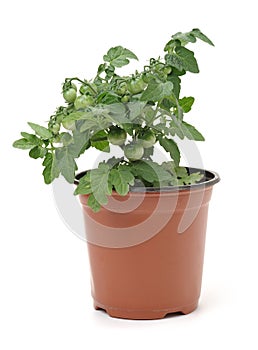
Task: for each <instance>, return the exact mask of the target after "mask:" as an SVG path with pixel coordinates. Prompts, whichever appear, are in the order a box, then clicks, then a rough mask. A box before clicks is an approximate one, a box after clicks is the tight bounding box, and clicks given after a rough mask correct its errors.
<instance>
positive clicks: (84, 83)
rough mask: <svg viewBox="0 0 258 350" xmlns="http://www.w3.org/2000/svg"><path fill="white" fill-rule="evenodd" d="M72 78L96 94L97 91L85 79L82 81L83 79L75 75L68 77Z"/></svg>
mask: <svg viewBox="0 0 258 350" xmlns="http://www.w3.org/2000/svg"><path fill="white" fill-rule="evenodd" d="M73 80H77V81H79V82H80V83H82V84H83V85H87V86H88V87H89V88H90V89H91V90H92V92H93V93H94V94H95V95H97V91H96V90H95V89H94V88H93V87H92V86H91V84H89V83H88V82H87V81H83V80H81V79H79V78H77V77H75V78H71V79H70V81H73Z"/></svg>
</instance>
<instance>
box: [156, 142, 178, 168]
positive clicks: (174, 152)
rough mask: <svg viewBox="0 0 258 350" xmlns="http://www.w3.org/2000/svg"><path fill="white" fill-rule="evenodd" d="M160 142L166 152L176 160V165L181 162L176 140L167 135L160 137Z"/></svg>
mask: <svg viewBox="0 0 258 350" xmlns="http://www.w3.org/2000/svg"><path fill="white" fill-rule="evenodd" d="M159 143H160V145H161V146H162V147H163V148H164V150H165V151H166V152H169V153H170V156H171V158H172V159H173V160H174V162H175V164H176V165H179V162H180V151H179V149H178V146H177V144H176V142H175V141H174V140H172V139H168V138H167V137H159Z"/></svg>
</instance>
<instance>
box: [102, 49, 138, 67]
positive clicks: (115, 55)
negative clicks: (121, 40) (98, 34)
mask: <svg viewBox="0 0 258 350" xmlns="http://www.w3.org/2000/svg"><path fill="white" fill-rule="evenodd" d="M129 58H130V59H135V60H138V58H137V56H136V55H135V54H134V53H133V52H132V51H130V50H128V49H125V48H123V47H122V46H116V47H111V48H110V49H109V50H108V52H107V54H106V55H104V57H103V59H104V61H106V62H109V63H110V64H111V65H112V66H114V67H123V66H125V65H127V64H128V63H129Z"/></svg>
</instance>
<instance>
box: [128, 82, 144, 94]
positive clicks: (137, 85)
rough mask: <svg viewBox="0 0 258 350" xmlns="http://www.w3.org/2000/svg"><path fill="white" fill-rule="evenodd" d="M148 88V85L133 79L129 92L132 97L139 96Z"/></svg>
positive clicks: (129, 85)
mask: <svg viewBox="0 0 258 350" xmlns="http://www.w3.org/2000/svg"><path fill="white" fill-rule="evenodd" d="M145 87H146V83H145V82H144V81H143V80H142V79H141V78H137V79H132V80H131V81H130V82H129V84H128V90H129V92H130V93H131V94H132V95H136V94H139V93H140V92H142V91H143V90H144V89H145Z"/></svg>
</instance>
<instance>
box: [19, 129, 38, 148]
mask: <svg viewBox="0 0 258 350" xmlns="http://www.w3.org/2000/svg"><path fill="white" fill-rule="evenodd" d="M21 136H22V137H24V138H25V139H26V140H28V141H29V142H30V143H32V144H34V145H35V146H38V145H40V144H42V141H41V140H40V139H39V138H38V137H37V136H36V135H33V134H29V133H27V132H21Z"/></svg>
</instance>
